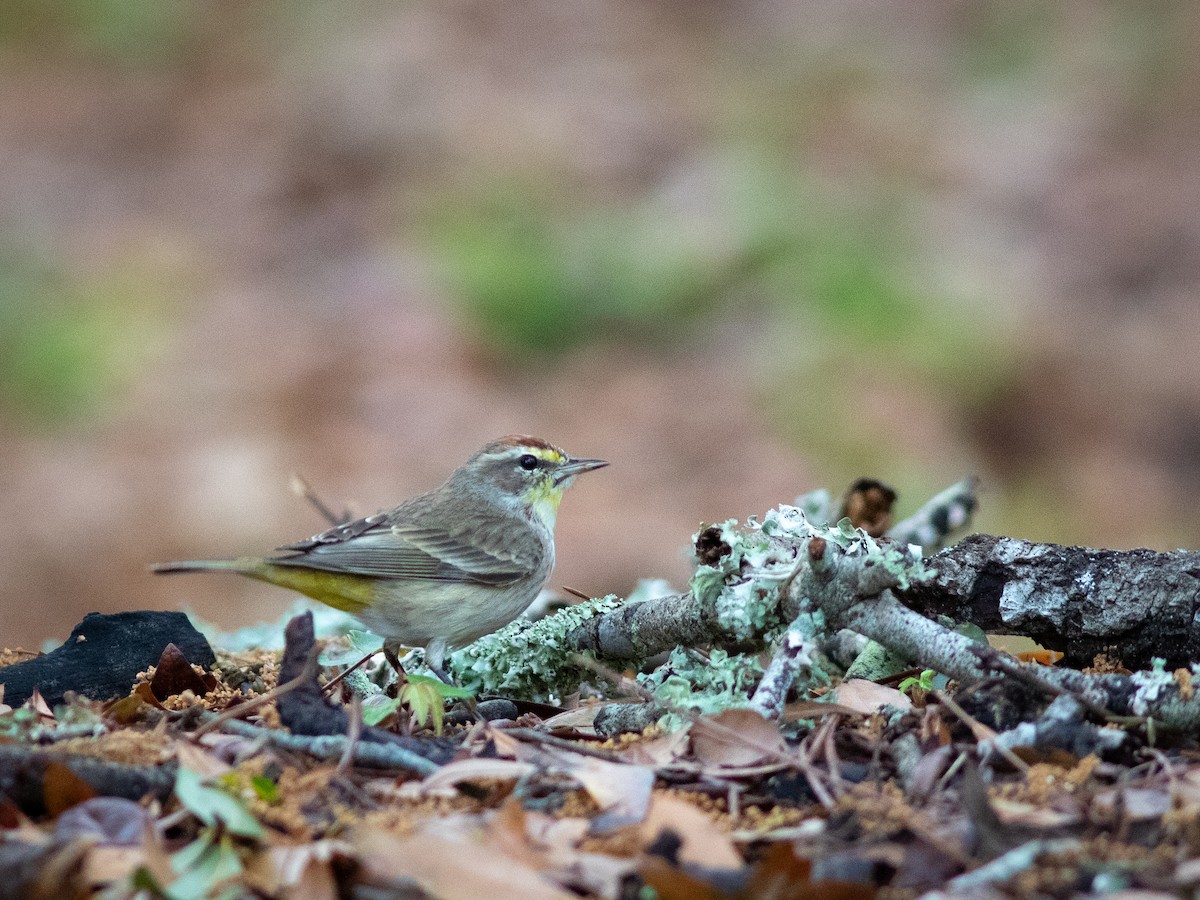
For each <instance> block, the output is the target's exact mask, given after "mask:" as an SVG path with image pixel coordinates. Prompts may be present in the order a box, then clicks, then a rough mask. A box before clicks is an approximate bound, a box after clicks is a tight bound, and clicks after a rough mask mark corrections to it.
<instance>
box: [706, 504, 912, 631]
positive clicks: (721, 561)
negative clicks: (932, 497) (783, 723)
mask: <svg viewBox="0 0 1200 900" xmlns="http://www.w3.org/2000/svg"><path fill="white" fill-rule="evenodd" d="M810 505H814V506H815V505H817V504H816V502H815V501H814V502H813V503H812V504H810ZM714 527H715V528H717V530H718V535H719V537H720V542H721V543H723V544H724V545H726V546H728V548H729V551H728V552H727V553H725V554H724V555H722V556H721V557H720V558H718V559H716V560H714V561H712V562H710V563H707V564H705V565H701V566H698V567H697V569H696V574H695V576H694V577H693V578H692V583H691V589H692V594H693V596H695V597H696V599H697V600H698V601H699V602H701V603H704V604H707V605H709V606H711V607H712V609H713V610H714V611H715V613H716V615H717V620H718V621H719V622H720V624H721V627H722V628H723V629H724V630H726V631H728V632H729V633H730V634H731V635H733V636H734V637H736V638H738V639H741V640H747V639H752V638H755V637H761V636H762V635H763V634H764V633H765V632H769V631H772V630H774V629H777V628H779V627H780V626H782V625H784V624H786V623H785V622H783V620H782V618H781V613H780V610H779V599H780V598H779V587H780V585H782V584H783V583H784V582H785V581H787V580H788V579H789V578H790V577H791V576H792V575H793V574H794V572H795V570H796V566H797V560H798V559H802V557H801V555H800V554H801V553H802V551H803V548H804V545H805V544H806V542H808V541H809V540H812V539H813V538H821V539H823V540H825V541H828V542H829V543H832V544H835V545H837V546H838V547H839V548H841V550H842V551H843V553H844V554H845V555H847V556H857V557H862V558H863V562H864V563H865V564H870V565H875V566H879V567H881V568H882V569H883V570H884V571H886V572H887V573H888V574H890V575H891V576H892V578H893V579H894V580H895V583H896V584H897V586H898V587H900V588H901V589H904V588H908V587H910V586H911V585H913V584H915V583H920V582H923V581H926V580H928V579H929V578H930V577H932V573H931V572H930V571H929V570H927V569H926V568H925V565H924V563H923V562H922V560H921V554H920V549H919V548H918V547H915V546H908V545H897V544H894V543H890V542H880V541H878V540H876V539H875V538H873V537H871V536H870V535H868V534H867V533H866V532H865V531H863V530H862V529H860V528H855V527H854V526H853V525H852V524H851V523H850V520H849V519H842V520H841V521H839V522H837V523H835V524H833V525H829V524H824V523H821V522H819V521H814V520H812V519H810V518H809V517H808V515H806V513H805V511H804V510H803V509H801V508H800V507H797V506H788V505H786V504H785V505H781V506H779V507H777V508H775V509H772V510H770V511H769V512H767V514H766V515H765V516H764V517H763V520H762V522H761V523H759V522H758V521H757V520H755V519H753V518H751V519H749V520H748V521H747V522H746V524H745V525H744V526H741V527H739V526H738V524H737V522H736V521H734V520H729V521H727V522H724V523H722V524H721V525H718V526H714ZM696 537H699V535H697V536H696ZM693 540H695V538H693Z"/></svg>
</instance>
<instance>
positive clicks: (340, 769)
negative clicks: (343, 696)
mask: <svg viewBox="0 0 1200 900" xmlns="http://www.w3.org/2000/svg"><path fill="white" fill-rule="evenodd" d="M362 730H363V718H362V698H361V697H359V696H358V694H353V695H351V697H350V730H349V733H348V734H347V735H346V750H345V752H344V753H343V754H342V758H341V759H339V760H338V764H337V768H336V769H335V770H334V774H335V775H345V774H346V772H347V771H348V770H349V769H350V763H351V762H352V761H353V759H354V750H355V748H356V747H357V746H358V739H359V738H360V737H362Z"/></svg>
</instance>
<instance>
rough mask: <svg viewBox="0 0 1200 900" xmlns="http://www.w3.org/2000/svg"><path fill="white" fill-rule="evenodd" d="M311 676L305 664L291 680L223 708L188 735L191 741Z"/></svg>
mask: <svg viewBox="0 0 1200 900" xmlns="http://www.w3.org/2000/svg"><path fill="white" fill-rule="evenodd" d="M313 660H315V654H314V655H313ZM310 664H311V662H310ZM311 678H312V673H311V672H310V671H309V667H308V666H305V667H304V671H303V672H301V673H300V674H299V675H297V676H296V677H295V678H293V679H292V680H291V681H285V682H284V683H283V684H280V685H276V686H275V687H273V688H271V690H269V691H267V692H266V693H265V694H259V695H258V696H257V697H253V698H251V699H249V700H247V701H246V702H245V703H239V704H238V705H237V706H234V707H231V708H230V709H227V710H225V711H224V712H223V713H219V714H218V715H215V716H213V718H211V719H208V720H207V721H206V722H204V723H203V724H202V725H200V727H199V728H197V729H196V730H195V731H193V732H192V733H191V735H190V737H191V740H192V742H193V743H196V742H197V741H198V740H199V738H200V736H201V735H204V734H208V732H210V731H213V730H215V729H217V728H221V727H222V726H224V725H225V723H226V722H229V721H231V720H234V719H240V718H241V717H242V716H244V715H245V714H246V713H248V712H251V711H252V710H255V709H258V707H260V706H265V705H266V704H268V703H270V702H271V701H272V700H276V699H278V698H279V697H282V696H283V695H284V694H287V693H290V692H291V691H294V690H296V688H298V687H300V686H301V685H303V684H305V683H306V682H308V681H309V680H310V679H311Z"/></svg>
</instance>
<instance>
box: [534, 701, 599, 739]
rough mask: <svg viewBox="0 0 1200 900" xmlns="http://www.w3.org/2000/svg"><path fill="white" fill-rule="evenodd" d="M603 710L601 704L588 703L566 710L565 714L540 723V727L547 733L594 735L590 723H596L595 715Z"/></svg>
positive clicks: (562, 713) (593, 729) (561, 713)
mask: <svg viewBox="0 0 1200 900" xmlns="http://www.w3.org/2000/svg"><path fill="white" fill-rule="evenodd" d="M602 709H604V704H603V703H589V704H587V705H586V706H580V707H577V708H575V709H568V710H567V711H566V712H560V713H559V714H558V715H556V716H551V717H550V718H549V719H546V721H544V722H543V723H542V727H543V728H544V729H546V730H547V731H564V730H568V731H577V732H581V733H583V734H595V733H596V729H595V728H593V727H592V723H593V722H595V721H596V714H597V713H598V712H600V710H602Z"/></svg>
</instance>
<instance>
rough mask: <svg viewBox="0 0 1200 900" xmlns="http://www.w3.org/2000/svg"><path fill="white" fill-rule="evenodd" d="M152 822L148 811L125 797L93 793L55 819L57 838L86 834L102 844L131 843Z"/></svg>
mask: <svg viewBox="0 0 1200 900" xmlns="http://www.w3.org/2000/svg"><path fill="white" fill-rule="evenodd" d="M150 826H151V818H150V813H149V812H147V811H146V808H145V807H144V806H142V805H141V804H140V803H134V802H133V801H132V800H126V799H125V798H124V797H93V798H92V799H90V800H85V801H83V802H82V803H79V804H77V805H75V806H72V807H71V808H70V809H68V810H66V811H65V812H64V813H63V814H62V815H60V816H59V817H58V819H57V820H56V821H55V823H54V837H55V838H56V839H58V840H63V841H66V840H70V839H72V838H79V837H82V838H88V839H90V840H94V841H99V842H100V843H102V844H109V845H114V846H125V847H134V846H139V845H140V844H141V843H142V839H143V837H144V836H145V833H146V829H148V828H150Z"/></svg>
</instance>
